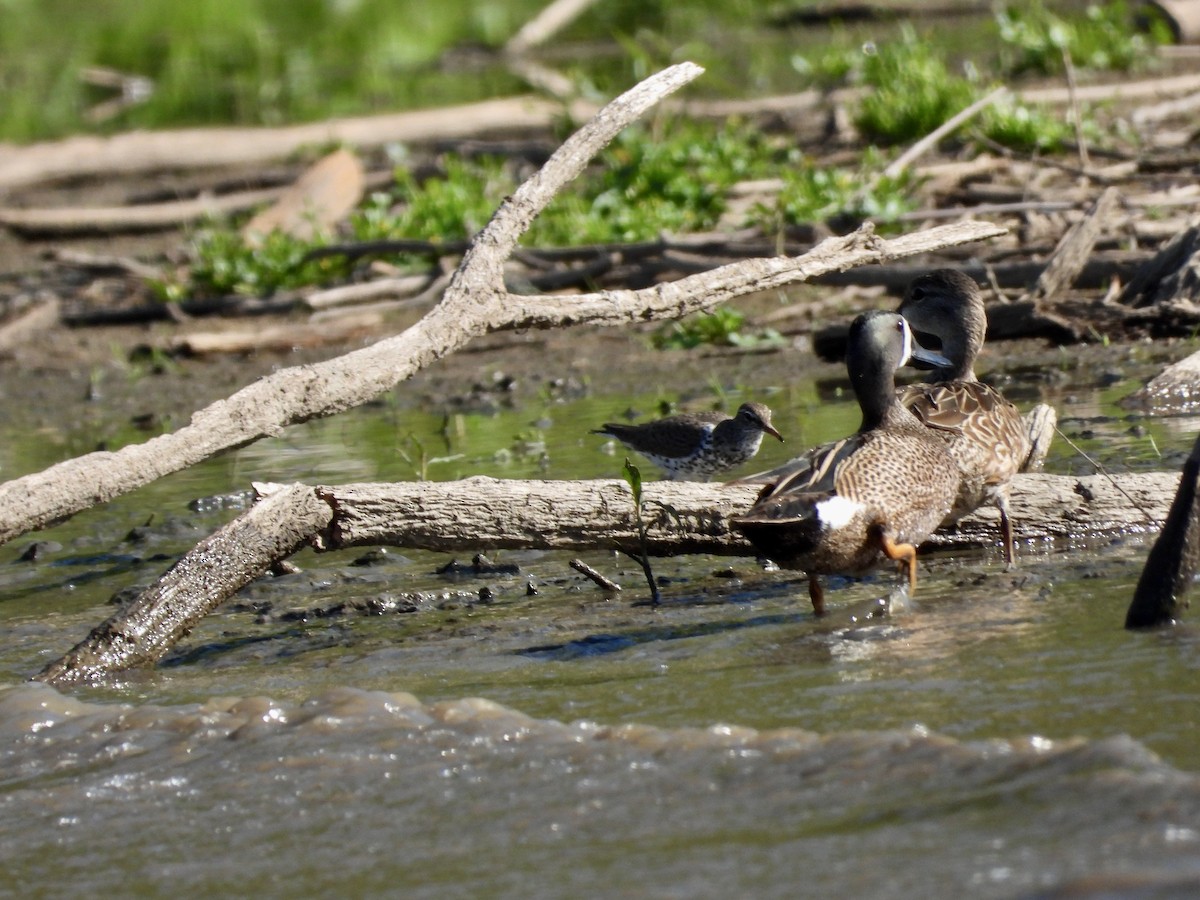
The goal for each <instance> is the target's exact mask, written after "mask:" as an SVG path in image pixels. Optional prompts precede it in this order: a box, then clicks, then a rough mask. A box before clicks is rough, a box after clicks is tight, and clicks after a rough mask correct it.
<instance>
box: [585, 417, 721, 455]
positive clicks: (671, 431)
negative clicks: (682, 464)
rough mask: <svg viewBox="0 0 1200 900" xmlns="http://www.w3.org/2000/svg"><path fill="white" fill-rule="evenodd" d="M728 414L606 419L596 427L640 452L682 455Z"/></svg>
mask: <svg viewBox="0 0 1200 900" xmlns="http://www.w3.org/2000/svg"><path fill="white" fill-rule="evenodd" d="M726 418H728V416H724V415H722V414H721V413H687V414H685V415H679V416H669V417H668V418H665V419H658V420H656V421H653V422H643V423H641V424H639V425H623V424H620V423H616V422H606V423H605V425H604V427H603V428H599V429H597V431H598V432H600V433H601V434H607V435H609V436H610V437H614V438H616V439H617V440H619V441H621V443H623V444H625V446H627V447H630V448H632V449H634V450H637V451H639V452H643V453H653V454H654V455H656V456H661V457H664V458H667V459H681V458H683V457H686V456H690V455H691V454H692V453H694V452H695V451H696V448H697V447H699V446H700V444H701V443H702V442H703V441H704V439H705V436H706V435H707V434H709V433H711V432H712V430H713V428H714V427H716V425H717V423H718V422H720V421H722V420H724V419H726Z"/></svg>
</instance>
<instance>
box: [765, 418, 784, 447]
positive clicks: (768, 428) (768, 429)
mask: <svg viewBox="0 0 1200 900" xmlns="http://www.w3.org/2000/svg"><path fill="white" fill-rule="evenodd" d="M763 431H765V432H766V433H767V434H769V435H771V436H772V437H777V438H779V443H781V444H782V443H783V442H784V441H783V435H782V434H780V433H779V432H778V431H776V430H775V426H774V425H768V424H767V423H766V422H763Z"/></svg>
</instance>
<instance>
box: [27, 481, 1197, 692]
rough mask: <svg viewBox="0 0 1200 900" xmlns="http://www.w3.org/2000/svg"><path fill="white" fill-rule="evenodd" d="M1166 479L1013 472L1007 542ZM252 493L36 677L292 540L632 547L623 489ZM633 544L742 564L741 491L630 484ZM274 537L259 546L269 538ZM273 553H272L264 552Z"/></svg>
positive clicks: (1078, 528)
mask: <svg viewBox="0 0 1200 900" xmlns="http://www.w3.org/2000/svg"><path fill="white" fill-rule="evenodd" d="M1178 480H1179V479H1178V476H1177V475H1175V474H1174V473H1169V472H1154V473H1145V474H1137V475H1122V476H1121V479H1120V482H1119V483H1118V482H1114V481H1112V480H1110V479H1109V478H1107V477H1105V476H1100V475H1091V476H1082V477H1073V476H1062V475H1040V474H1036V475H1018V476H1017V477H1016V479H1014V481H1013V490H1012V505H1011V514H1012V520H1013V525H1014V531H1015V535H1016V538H1017V540H1018V541H1019V542H1028V541H1035V540H1052V539H1056V538H1069V539H1076V538H1080V537H1083V536H1087V535H1100V534H1106V533H1129V532H1135V533H1140V532H1147V531H1152V530H1155V529H1157V528H1158V527H1159V525H1160V523H1161V522H1162V520H1163V518H1164V517H1165V516H1166V512H1167V508H1168V505H1169V504H1170V503H1171V497H1172V495H1173V494H1174V492H1175V488H1176V485H1177V484H1178ZM258 489H259V492H260V494H261V495H262V496H264V497H265V499H264V500H263V501H262V502H261V503H260V504H259V505H257V506H255V507H254V508H252V509H251V510H250V511H249V512H247V513H245V514H244V515H243V516H242V517H241V518H239V519H236V520H235V521H233V522H231V523H230V524H229V525H226V526H225V527H224V528H222V529H220V530H219V531H218V532H217V533H215V534H214V535H212V536H211V537H210V538H209V539H207V540H206V541H203V542H202V543H201V544H199V545H198V546H197V547H196V549H194V550H192V551H191V552H190V553H188V554H187V555H186V556H184V557H183V558H182V559H181V560H179V562H177V563H176V564H175V565H174V566H173V567H172V568H171V569H169V570H168V571H167V572H166V573H165V574H164V575H163V576H162V577H161V578H160V579H159V580H158V581H157V582H156V583H155V584H154V585H152V586H151V587H150V588H148V589H147V590H146V591H144V592H143V593H142V594H141V595H140V596H139V597H138V598H137V599H135V600H134V601H133V602H132V603H131V604H130V605H129V606H127V607H125V608H124V609H123V610H121V611H120V612H119V613H117V614H116V615H114V616H112V617H111V618H110V619H109V620H108V621H106V622H104V623H103V624H102V625H100V626H98V627H97V628H96V629H94V630H93V631H92V633H91V634H90V635H89V636H88V637H87V638H86V639H85V640H84V641H82V642H81V643H80V644H79V645H77V646H76V647H75V648H74V649H72V650H71V651H70V652H69V653H67V654H66V655H65V656H64V657H62V658H61V659H59V660H57V661H55V662H54V663H52V664H51V665H50V666H48V667H47V668H46V669H45V670H43V671H42V673H41V674H40V675H38V678H40V679H42V680H45V681H51V682H55V683H60V684H61V683H71V682H79V681H86V680H92V679H97V678H103V677H105V676H107V675H110V674H112V673H113V672H115V671H119V670H121V669H124V668H128V667H130V666H136V665H146V664H150V663H153V662H155V661H156V660H158V659H160V658H161V657H162V655H163V654H165V653H166V652H167V651H168V650H169V649H170V648H171V647H172V646H173V645H174V644H175V643H176V642H178V641H179V640H180V639H182V638H183V637H184V636H185V635H186V634H187V633H188V631H189V630H190V629H191V628H192V627H193V626H194V625H195V624H196V623H197V622H198V621H200V619H201V618H203V617H204V616H205V615H207V614H208V613H210V612H212V611H213V610H215V609H216V608H217V607H218V606H220V604H221V603H223V602H224V601H225V600H227V599H229V598H230V597H232V596H233V595H234V594H235V593H236V592H237V591H238V590H240V589H241V588H242V587H244V586H245V585H247V584H249V583H250V582H251V581H253V580H254V579H255V578H258V577H259V576H260V575H262V574H263V573H264V572H266V571H267V570H268V569H269V568H270V567H271V565H272V564H273V563H274V562H275V561H277V560H279V559H282V558H284V557H285V556H286V555H288V554H289V553H291V552H293V551H294V550H296V549H298V548H299V547H300V546H302V545H303V544H305V543H308V544H310V545H311V546H313V547H314V548H315V549H318V550H340V549H344V548H348V547H360V546H379V545H387V546H396V547H404V548H409V549H423V550H434V551H445V552H464V551H470V552H476V551H486V550H497V549H541V550H567V551H572V552H574V551H586V550H591V551H602V550H612V549H626V550H633V551H635V552H636V551H638V550H640V548H641V546H642V544H641V542H640V538H639V534H638V524H637V516H636V514H635V510H634V504H633V496H632V494H631V492H630V490H629V487H628V485H626V484H625V482H623V481H615V480H604V481H513V480H500V479H494V478H484V477H476V478H467V479H464V480H462V481H452V482H412V483H400V484H349V485H342V486H337V487H333V486H320V487H313V486H308V485H303V484H291V485H260V486H258ZM642 490H643V504H642V520H643V522H644V523H645V526H646V543H645V546H646V549H647V551H648V552H649V553H651V554H653V555H657V556H664V555H678V554H685V553H688V554H691V553H708V554H716V555H724V556H753V555H755V551H754V548H753V547H751V546H750V544H748V543H747V542H746V541H745V540H744V539H743V538H742V537H741V536H740V535H738V534H736V533H734V532H733V531H732V530H731V529H730V528H729V518H730V516H731V515H733V514H734V513H736V512H741V511H744V510H745V509H746V508H747V507H748V506H749V505H750V504H751V503H752V502H753V500H754V497H755V496H756V494H757V492H758V488H757V486H754V485H719V484H717V485H714V484H700V483H694V482H668V481H656V482H650V483H647V484H645V485H644V486H643V489H642ZM997 522H998V516H997V513H996V511H995V510H994V509H992V508H987V509H983V510H980V511H978V512H976V513H974V514H973V515H971V516H968V517H967V518H965V519H963V520H961V521H960V522H959V523H958V524H957V525H956V526H955V527H954V528H952V529H943V530H940V531H938V532H937V533H936V534H935V535H934V536H933V538H931V540H930V542H929V545H928V546H931V547H938V548H947V549H949V548H957V549H964V548H972V547H979V546H982V545H991V544H994V543H995V542H996V541H997V540H998V536H999V529H998V525H997ZM275 534H277V535H279V537H276V538H273V539H272V538H270V537H269V536H271V535H275ZM272 554H274V558H272Z"/></svg>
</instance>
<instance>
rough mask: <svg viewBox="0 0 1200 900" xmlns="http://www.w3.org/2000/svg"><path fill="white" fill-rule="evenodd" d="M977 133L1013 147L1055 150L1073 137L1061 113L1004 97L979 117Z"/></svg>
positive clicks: (1044, 150)
mask: <svg viewBox="0 0 1200 900" xmlns="http://www.w3.org/2000/svg"><path fill="white" fill-rule="evenodd" d="M977 127H978V130H979V133H981V134H983V135H984V137H986V138H988V139H989V140H992V141H995V142H996V143H997V144H1002V145H1003V146H1005V147H1009V148H1011V149H1013V150H1021V151H1025V152H1032V151H1035V150H1036V151H1042V152H1046V151H1051V150H1057V149H1059V148H1061V147H1062V146H1063V144H1064V143H1065V142H1066V141H1067V140H1069V139H1071V138H1072V137H1074V133H1073V131H1072V129H1071V124H1070V123H1069V122H1068V121H1067V120H1066V119H1065V118H1064V117H1063V116H1061V115H1053V114H1051V113H1049V112H1047V111H1045V110H1044V109H1041V108H1039V107H1034V106H1027V105H1026V104H1024V103H1019V102H1016V101H1014V100H1012V98H1009V97H1006V98H1003V99H1001V100H1000V101H999V102H997V103H994V104H992V106H991V107H989V108H988V109H987V110H985V111H984V112H983V114H982V115H981V116H980V121H979V125H978V126H977Z"/></svg>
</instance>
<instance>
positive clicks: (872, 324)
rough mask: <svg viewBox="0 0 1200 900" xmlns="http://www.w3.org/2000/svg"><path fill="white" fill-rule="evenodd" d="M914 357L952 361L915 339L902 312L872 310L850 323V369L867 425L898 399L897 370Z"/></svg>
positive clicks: (942, 364)
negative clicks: (896, 397) (926, 347)
mask: <svg viewBox="0 0 1200 900" xmlns="http://www.w3.org/2000/svg"><path fill="white" fill-rule="evenodd" d="M910 359H914V360H919V361H921V362H923V363H925V364H926V365H931V366H935V367H939V368H942V367H945V366H947V365H949V360H947V359H946V358H945V357H944V356H942V355H941V354H940V353H935V352H933V351H930V350H926V349H925V348H924V347H922V346H921V345H920V344H918V343H917V342H916V341H915V340H914V339H913V333H912V329H911V328H910V327H909V324H908V322H907V321H905V318H904V316H902V315H900V314H899V313H893V312H885V311H884V310H881V309H877V310H872V311H870V312H865V313H863V314H862V315H860V316H859V317H858V318H856V319H855V320H854V321H853V322H851V323H850V335H849V338H848V339H847V343H846V370H847V372H848V373H849V375H850V383H851V384H852V385H853V386H854V395H855V396H856V397H857V398H858V405H859V406H860V407H861V408H862V411H863V427H864V428H872V427H874V425H875V424H876V423H877V422H878V421H880V420H881V419H882V417H883V413H884V410H885V409H887V408H888V407H889V406H890V405H891V404H892V403H893V402H894V401H895V391H896V370H897V369H898V368H900V367H901V366H902V365H904V364H905V363H906V362H908V361H909V360H910Z"/></svg>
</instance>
